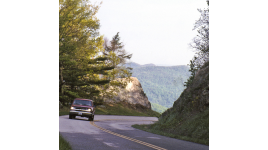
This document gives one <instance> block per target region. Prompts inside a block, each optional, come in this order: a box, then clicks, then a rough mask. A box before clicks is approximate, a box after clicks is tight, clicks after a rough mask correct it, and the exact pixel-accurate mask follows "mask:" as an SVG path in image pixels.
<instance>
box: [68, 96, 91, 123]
mask: <svg viewBox="0 0 268 150" xmlns="http://www.w3.org/2000/svg"><path fill="white" fill-rule="evenodd" d="M94 113H95V107H94V105H93V101H92V100H90V99H82V98H76V99H74V101H73V103H72V105H71V108H70V112H69V119H74V118H75V117H76V116H81V117H87V118H88V120H89V121H93V120H94Z"/></svg>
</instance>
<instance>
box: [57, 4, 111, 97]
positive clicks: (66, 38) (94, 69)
mask: <svg viewBox="0 0 268 150" xmlns="http://www.w3.org/2000/svg"><path fill="white" fill-rule="evenodd" d="M98 9H99V6H95V5H91V4H90V3H89V1H88V0H60V3H59V90H60V101H61V102H70V101H71V100H73V98H76V97H88V98H91V99H94V98H96V96H97V95H98V93H99V90H98V85H102V84H108V83H109V82H110V80H105V79H100V77H99V76H100V74H103V75H105V72H106V71H107V70H112V69H114V66H112V65H109V64H108V65H107V64H106V63H105V60H107V59H108V58H107V57H103V56H100V55H99V53H100V52H101V51H103V46H102V44H103V42H104V41H103V37H102V36H99V35H98V29H99V26H100V24H99V20H98V19H97V18H96V16H95V15H96V13H97V11H98Z"/></svg>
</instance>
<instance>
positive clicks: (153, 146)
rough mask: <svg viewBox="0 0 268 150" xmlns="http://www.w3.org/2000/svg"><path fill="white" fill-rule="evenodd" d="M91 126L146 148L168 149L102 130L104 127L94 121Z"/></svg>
mask: <svg viewBox="0 0 268 150" xmlns="http://www.w3.org/2000/svg"><path fill="white" fill-rule="evenodd" d="M109 120H111V119H109ZM118 120H119V119H118ZM90 124H91V125H93V126H94V127H96V128H99V129H100V130H102V131H104V132H107V133H110V134H112V135H115V136H118V137H121V138H124V139H127V140H130V141H133V142H136V143H139V144H142V145H145V146H147V147H151V148H153V149H156V150H167V149H165V148H162V147H159V146H156V145H153V144H150V143H146V142H142V141H140V140H136V139H133V138H130V137H127V136H124V135H121V134H118V133H115V132H112V131H110V130H107V129H104V128H102V127H100V126H98V125H96V124H95V123H94V121H90Z"/></svg>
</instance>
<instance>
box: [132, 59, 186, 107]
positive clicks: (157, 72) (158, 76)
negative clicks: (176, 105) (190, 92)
mask: <svg viewBox="0 0 268 150" xmlns="http://www.w3.org/2000/svg"><path fill="white" fill-rule="evenodd" d="M128 65H129V67H132V68H133V70H132V76H133V77H137V78H138V80H139V81H140V83H141V85H142V88H143V90H144V92H145V93H146V95H147V97H148V99H149V101H150V102H151V103H152V109H153V110H155V111H158V112H163V111H164V110H166V109H167V108H169V107H171V106H172V105H173V102H174V101H175V100H176V99H177V98H178V97H179V96H180V93H181V92H182V91H183V90H184V89H185V87H184V86H183V83H184V82H185V81H186V80H187V79H188V78H189V76H190V73H189V71H188V70H189V68H188V67H187V66H169V67H167V66H165V67H164V66H155V65H153V64H148V65H139V64H137V63H131V64H128ZM157 104H158V105H157ZM161 106H164V107H161Z"/></svg>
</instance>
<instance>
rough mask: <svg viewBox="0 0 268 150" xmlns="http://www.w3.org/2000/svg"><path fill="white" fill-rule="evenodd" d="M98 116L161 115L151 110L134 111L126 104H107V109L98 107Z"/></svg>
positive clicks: (96, 112)
mask: <svg viewBox="0 0 268 150" xmlns="http://www.w3.org/2000/svg"><path fill="white" fill-rule="evenodd" d="M95 114H96V115H124V116H148V117H160V114H159V113H158V112H156V111H153V110H150V109H134V108H131V107H127V106H125V105H124V104H121V103H117V104H106V105H105V107H100V106H97V107H96V110H95Z"/></svg>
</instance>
